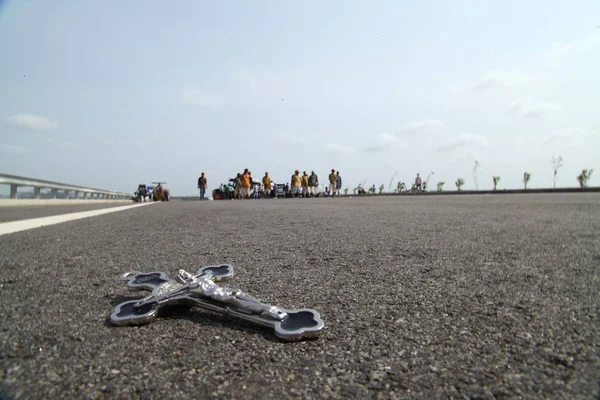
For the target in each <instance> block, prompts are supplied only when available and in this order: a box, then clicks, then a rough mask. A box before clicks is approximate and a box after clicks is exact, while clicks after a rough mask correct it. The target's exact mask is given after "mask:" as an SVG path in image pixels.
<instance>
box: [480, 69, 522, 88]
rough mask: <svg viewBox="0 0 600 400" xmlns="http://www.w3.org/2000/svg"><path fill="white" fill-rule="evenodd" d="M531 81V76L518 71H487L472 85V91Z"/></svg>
mask: <svg viewBox="0 0 600 400" xmlns="http://www.w3.org/2000/svg"><path fill="white" fill-rule="evenodd" d="M532 81H533V78H532V77H531V76H529V75H527V74H525V73H523V72H520V71H501V70H493V71H488V72H487V73H486V74H485V75H483V77H482V78H481V79H480V80H479V82H477V83H476V84H475V86H473V91H481V90H486V89H492V88H496V87H513V86H522V85H526V84H528V83H530V82H532Z"/></svg>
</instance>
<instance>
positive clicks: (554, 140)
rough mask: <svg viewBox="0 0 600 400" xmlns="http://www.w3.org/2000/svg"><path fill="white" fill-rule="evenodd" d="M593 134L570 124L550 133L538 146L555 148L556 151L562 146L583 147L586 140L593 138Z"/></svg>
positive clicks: (586, 142)
mask: <svg viewBox="0 0 600 400" xmlns="http://www.w3.org/2000/svg"><path fill="white" fill-rule="evenodd" d="M594 136H595V135H594V134H593V133H590V132H587V131H586V130H584V129H582V128H579V127H576V126H572V127H569V128H566V129H562V130H560V131H557V132H556V133H554V134H552V135H550V137H548V138H547V139H546V140H544V141H543V142H542V143H540V146H541V147H545V148H550V149H555V150H557V151H560V150H561V149H564V148H575V149H584V148H586V145H587V144H588V140H589V139H593V138H594Z"/></svg>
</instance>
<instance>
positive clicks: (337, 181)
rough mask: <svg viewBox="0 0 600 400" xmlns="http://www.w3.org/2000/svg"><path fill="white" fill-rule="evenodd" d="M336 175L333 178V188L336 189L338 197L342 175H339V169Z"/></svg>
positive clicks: (340, 190)
mask: <svg viewBox="0 0 600 400" xmlns="http://www.w3.org/2000/svg"><path fill="white" fill-rule="evenodd" d="M336 175H337V177H336V180H335V188H336V190H337V195H338V197H340V193H341V192H342V177H341V176H340V171H339V170H338V171H337V174H336Z"/></svg>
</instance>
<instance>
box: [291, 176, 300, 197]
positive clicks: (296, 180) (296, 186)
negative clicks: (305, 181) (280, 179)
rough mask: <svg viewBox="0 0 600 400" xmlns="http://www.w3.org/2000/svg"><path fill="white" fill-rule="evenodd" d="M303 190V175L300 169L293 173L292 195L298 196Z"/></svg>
mask: <svg viewBox="0 0 600 400" xmlns="http://www.w3.org/2000/svg"><path fill="white" fill-rule="evenodd" d="M301 190H302V177H301V176H300V171H298V170H296V172H294V175H292V197H298V195H299V194H300V191H301Z"/></svg>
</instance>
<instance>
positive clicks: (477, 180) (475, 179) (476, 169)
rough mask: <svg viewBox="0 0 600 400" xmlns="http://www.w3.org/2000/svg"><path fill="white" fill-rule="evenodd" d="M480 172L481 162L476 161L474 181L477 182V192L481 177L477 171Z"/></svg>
mask: <svg viewBox="0 0 600 400" xmlns="http://www.w3.org/2000/svg"><path fill="white" fill-rule="evenodd" d="M478 170H479V161H477V160H475V165H473V181H475V190H479V175H478V174H477V171H478Z"/></svg>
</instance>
